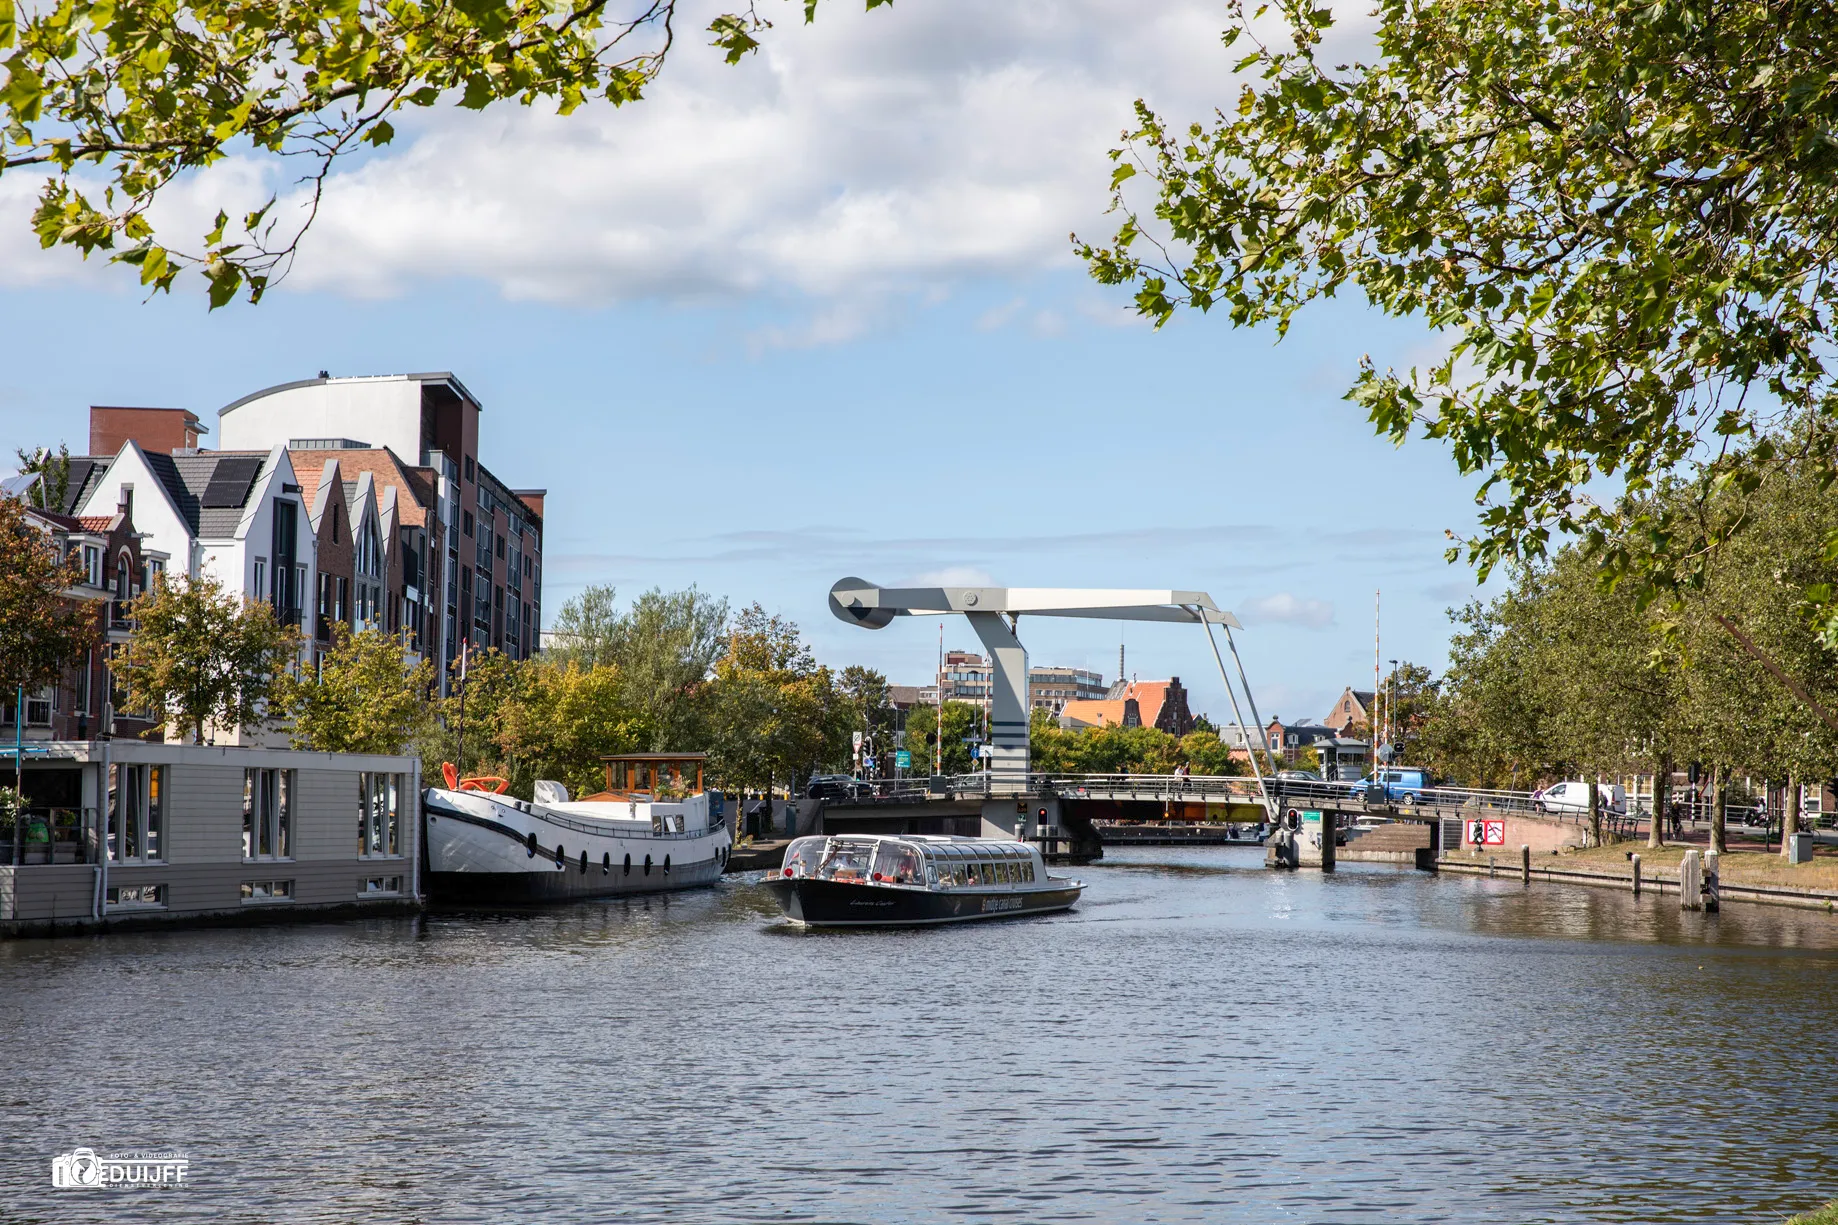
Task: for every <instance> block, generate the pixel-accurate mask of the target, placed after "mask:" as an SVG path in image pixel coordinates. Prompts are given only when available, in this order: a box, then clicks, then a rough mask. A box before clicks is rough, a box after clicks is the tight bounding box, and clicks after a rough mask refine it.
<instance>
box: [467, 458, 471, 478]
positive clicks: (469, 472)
mask: <svg viewBox="0 0 1838 1225" xmlns="http://www.w3.org/2000/svg"><path fill="white" fill-rule="evenodd" d="M466 479H467V480H471V479H472V456H470V455H468V456H467V457H466Z"/></svg>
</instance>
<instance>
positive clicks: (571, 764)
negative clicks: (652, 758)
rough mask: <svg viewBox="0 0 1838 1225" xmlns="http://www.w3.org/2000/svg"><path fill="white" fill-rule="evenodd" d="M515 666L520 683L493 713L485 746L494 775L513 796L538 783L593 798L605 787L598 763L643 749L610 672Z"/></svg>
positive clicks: (640, 726) (638, 723)
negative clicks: (495, 760)
mask: <svg viewBox="0 0 1838 1225" xmlns="http://www.w3.org/2000/svg"><path fill="white" fill-rule="evenodd" d="M517 667H518V669H519V671H520V672H521V673H522V676H521V681H522V683H521V684H520V685H518V686H517V687H516V689H515V690H514V691H512V692H513V697H512V700H510V701H508V702H505V703H503V704H501V706H500V707H499V709H498V710H497V711H496V712H495V716H494V719H493V722H492V731H491V737H492V739H491V743H492V744H493V745H494V746H495V747H496V748H497V749H498V751H499V753H500V754H501V755H502V761H501V763H500V766H499V769H498V772H499V773H501V774H503V775H504V776H505V777H507V778H509V779H510V780H511V785H512V788H513V790H516V791H518V792H519V794H524V795H528V794H530V789H531V788H532V787H533V785H534V783H535V781H536V780H537V779H539V778H549V779H554V780H556V781H557V782H560V783H562V784H563V785H565V786H566V787H567V788H568V790H569V792H570V794H572V795H577V796H579V795H588V794H592V793H593V792H596V791H599V790H601V789H602V788H603V787H605V785H606V769H605V763H604V762H602V761H601V758H602V757H604V756H606V755H608V754H612V753H630V752H633V751H635V750H637V749H638V748H639V746H641V745H643V744H645V743H647V739H646V730H647V729H646V728H645V725H644V723H643V720H642V719H641V718H640V717H639V716H638V715H637V714H636V712H634V711H633V710H632V708H631V707H630V706H628V705H627V704H626V697H625V686H624V685H623V684H622V682H621V679H620V677H619V674H618V671H617V670H616V669H614V668H612V667H610V666H607V665H601V666H600V667H597V668H582V667H580V666H578V665H576V664H573V663H569V664H564V665H561V666H557V665H555V664H553V663H551V662H549V661H546V660H542V659H535V660H529V661H526V662H524V663H522V664H520V665H517Z"/></svg>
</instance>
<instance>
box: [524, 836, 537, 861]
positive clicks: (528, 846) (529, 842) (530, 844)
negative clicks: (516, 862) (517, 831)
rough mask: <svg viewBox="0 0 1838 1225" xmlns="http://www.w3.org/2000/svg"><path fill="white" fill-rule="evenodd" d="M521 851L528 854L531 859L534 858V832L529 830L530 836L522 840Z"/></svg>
mask: <svg viewBox="0 0 1838 1225" xmlns="http://www.w3.org/2000/svg"><path fill="white" fill-rule="evenodd" d="M523 849H524V850H526V851H528V852H529V853H530V858H531V859H534V858H536V831H535V830H531V831H530V836H529V837H527V838H525V839H524V840H523Z"/></svg>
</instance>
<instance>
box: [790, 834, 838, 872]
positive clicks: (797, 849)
mask: <svg viewBox="0 0 1838 1225" xmlns="http://www.w3.org/2000/svg"><path fill="white" fill-rule="evenodd" d="M828 841H829V839H827V838H824V837H816V838H798V839H796V840H794V841H793V842H792V844H791V845H790V846H788V847H786V848H785V862H784V871H785V875H787V876H811V875H813V874H815V873H816V871H817V865H818V864H819V863H820V862H822V860H823V844H824V843H825V842H828Z"/></svg>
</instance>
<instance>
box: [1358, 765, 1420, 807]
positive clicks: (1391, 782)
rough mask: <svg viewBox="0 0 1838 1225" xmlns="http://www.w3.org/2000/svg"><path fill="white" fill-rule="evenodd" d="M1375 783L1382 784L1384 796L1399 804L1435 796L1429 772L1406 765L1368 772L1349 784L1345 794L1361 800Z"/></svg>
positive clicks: (1411, 802) (1412, 802)
mask: <svg viewBox="0 0 1838 1225" xmlns="http://www.w3.org/2000/svg"><path fill="white" fill-rule="evenodd" d="M1375 785H1382V786H1383V787H1384V794H1385V798H1386V799H1387V800H1390V801H1393V802H1395V803H1399V804H1415V803H1416V802H1417V801H1418V800H1425V799H1434V798H1435V781H1434V780H1433V779H1432V778H1431V777H1430V775H1429V772H1428V771H1426V770H1416V769H1412V768H1410V767H1408V766H1403V767H1399V768H1396V769H1385V770H1380V771H1378V772H1377V773H1376V774H1368V775H1366V777H1364V778H1362V779H1360V780H1359V781H1358V782H1357V783H1354V784H1352V785H1351V786H1349V787H1348V788H1347V794H1348V796H1350V797H1351V798H1353V799H1356V800H1363V799H1365V798H1366V795H1367V793H1368V791H1369V789H1370V788H1372V787H1373V786H1375Z"/></svg>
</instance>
